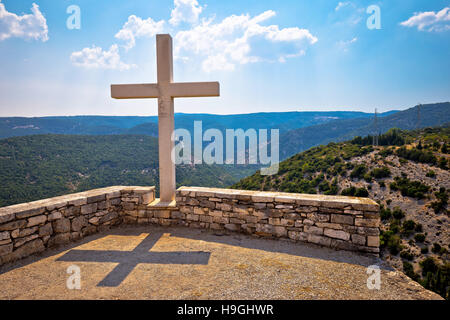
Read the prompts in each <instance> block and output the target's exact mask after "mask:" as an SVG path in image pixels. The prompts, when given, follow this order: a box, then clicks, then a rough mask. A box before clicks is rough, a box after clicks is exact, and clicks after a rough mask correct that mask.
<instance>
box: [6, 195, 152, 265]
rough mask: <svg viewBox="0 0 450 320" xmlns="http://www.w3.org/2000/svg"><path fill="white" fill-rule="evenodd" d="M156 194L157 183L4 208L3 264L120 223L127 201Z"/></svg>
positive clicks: (135, 202) (149, 199)
mask: <svg viewBox="0 0 450 320" xmlns="http://www.w3.org/2000/svg"><path fill="white" fill-rule="evenodd" d="M154 197H155V188H154V187H110V188H104V189H96V190H91V191H87V192H82V193H76V194H71V195H65V196H61V197H56V198H51V199H46V200H40V201H34V202H30V203H23V204H18V205H14V206H9V207H5V208H0V265H1V264H4V263H7V262H12V261H15V260H18V259H21V258H24V257H26V256H29V255H31V254H33V253H37V252H42V251H44V250H45V249H46V248H49V247H53V246H56V245H59V244H66V243H69V242H71V241H75V240H78V239H81V238H83V237H85V236H87V235H90V234H93V233H96V232H99V231H102V230H106V229H108V228H110V227H111V226H114V225H118V224H120V223H122V222H123V218H122V216H121V213H122V211H123V206H124V205H125V207H126V206H127V204H128V203H133V205H136V206H141V207H147V206H148V204H149V203H150V202H152V201H153V200H154Z"/></svg>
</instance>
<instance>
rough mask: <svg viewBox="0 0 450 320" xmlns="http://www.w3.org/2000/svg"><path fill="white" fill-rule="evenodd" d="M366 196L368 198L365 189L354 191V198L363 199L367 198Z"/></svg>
mask: <svg viewBox="0 0 450 320" xmlns="http://www.w3.org/2000/svg"><path fill="white" fill-rule="evenodd" d="M368 196H369V192H368V191H367V190H366V188H358V189H356V192H355V197H361V198H364V197H368Z"/></svg>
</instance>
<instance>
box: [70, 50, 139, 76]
mask: <svg viewBox="0 0 450 320" xmlns="http://www.w3.org/2000/svg"><path fill="white" fill-rule="evenodd" d="M70 60H71V61H72V63H73V64H74V65H75V66H77V67H83V68H87V69H111V70H121V71H123V70H129V69H131V68H133V67H135V65H129V64H126V63H123V62H122V61H121V60H120V55H119V48H118V46H117V44H113V45H112V46H111V48H110V49H109V50H108V51H104V50H103V49H102V48H100V47H96V46H92V48H84V49H83V50H81V51H77V52H74V53H72V55H71V56H70Z"/></svg>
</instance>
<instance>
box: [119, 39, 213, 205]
mask: <svg viewBox="0 0 450 320" xmlns="http://www.w3.org/2000/svg"><path fill="white" fill-rule="evenodd" d="M156 56H157V68H158V72H157V74H158V83H153V84H125V85H111V96H112V98H115V99H143V98H158V139H159V140H158V143H159V190H160V202H161V203H170V202H172V201H173V200H175V189H176V183H175V164H174V162H173V161H172V157H171V153H172V150H173V147H174V141H173V140H172V133H173V131H174V109H173V100H174V98H188V97H217V96H219V95H220V88H219V83H218V82H185V83H174V82H173V53H172V37H171V36H170V35H169V34H158V35H156Z"/></svg>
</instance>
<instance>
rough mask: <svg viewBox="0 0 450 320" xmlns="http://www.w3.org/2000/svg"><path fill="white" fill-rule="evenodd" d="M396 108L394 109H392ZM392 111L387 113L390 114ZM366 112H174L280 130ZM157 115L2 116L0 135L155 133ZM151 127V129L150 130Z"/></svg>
mask: <svg viewBox="0 0 450 320" xmlns="http://www.w3.org/2000/svg"><path fill="white" fill-rule="evenodd" d="M392 112H395V111H392ZM392 112H389V113H386V114H390V113H392ZM371 116H372V114H370V113H364V112H345V111H336V112H270V113H253V114H238V115H213V114H184V113H177V114H175V127H176V128H184V129H188V130H190V131H191V130H193V125H194V121H202V125H203V128H204V129H209V128H216V129H219V130H225V129H227V128H230V129H239V128H242V129H248V128H255V129H259V128H267V129H270V128H278V129H280V131H281V132H286V131H289V130H292V129H297V128H302V127H305V126H311V125H316V124H321V123H326V122H329V121H333V120H336V119H352V118H364V117H371ZM157 123H158V117H156V116H149V117H108V116H72V117H37V118H21V117H8V118H0V138H8V137H16V136H26V135H36V134H70V135H72V134H77V135H109V134H130V133H131V134H134V133H136V134H145V135H150V136H156V135H157V130H156V131H155V130H154V125H157ZM147 129H148V131H147Z"/></svg>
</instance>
